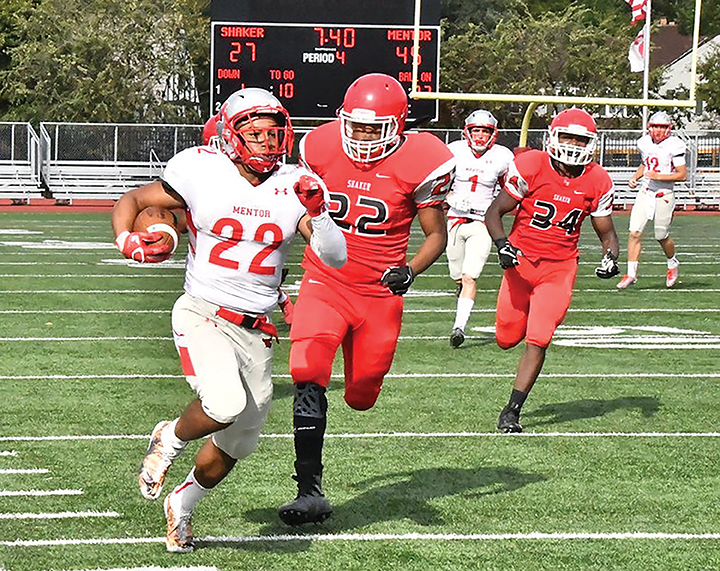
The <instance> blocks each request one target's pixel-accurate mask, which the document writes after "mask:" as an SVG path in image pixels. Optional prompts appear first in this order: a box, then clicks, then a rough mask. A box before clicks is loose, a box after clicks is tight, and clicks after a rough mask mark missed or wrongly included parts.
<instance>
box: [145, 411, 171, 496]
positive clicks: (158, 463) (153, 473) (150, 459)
mask: <svg viewBox="0 0 720 571" xmlns="http://www.w3.org/2000/svg"><path fill="white" fill-rule="evenodd" d="M168 424H170V421H167V420H161V421H160V422H158V423H157V424H156V425H155V428H153V431H152V434H151V435H150V444H148V448H147V452H145V457H144V458H143V460H142V463H141V464H140V473H139V475H138V484H139V485H140V493H141V494H142V497H143V498H145V499H146V500H157V499H158V498H159V497H160V493H161V492H162V489H163V484H164V483H165V475H166V474H167V471H168V468H170V464H172V459H171V458H170V457H169V456H168V455H167V454H166V452H165V451H164V450H163V445H162V438H161V437H160V435H161V434H162V431H163V429H164V428H165V427H166V426H167V425H168Z"/></svg>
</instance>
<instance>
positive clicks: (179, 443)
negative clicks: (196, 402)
mask: <svg viewBox="0 0 720 571" xmlns="http://www.w3.org/2000/svg"><path fill="white" fill-rule="evenodd" d="M177 422H178V419H177V418H176V419H175V420H173V421H172V422H171V423H170V424H168V425H167V426H166V427H165V429H164V430H163V431H162V433H161V434H160V440H162V445H163V448H164V449H165V450H166V451H167V453H168V454H167V455H168V456H169V457H170V458H172V459H173V460H174V459H175V458H177V457H178V456H180V454H182V451H183V450H185V447H186V446H187V444H188V443H187V442H185V441H184V440H180V439H179V438H178V437H177V436H175V426H176V425H177Z"/></svg>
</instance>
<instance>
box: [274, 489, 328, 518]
mask: <svg viewBox="0 0 720 571" xmlns="http://www.w3.org/2000/svg"><path fill="white" fill-rule="evenodd" d="M331 515H332V507H331V506H330V502H328V501H327V498H326V497H325V496H324V495H323V494H322V493H321V494H320V495H310V494H298V496H297V498H295V499H294V500H293V501H291V502H288V503H287V504H285V505H283V506H280V509H279V510H278V516H280V519H281V520H282V522H283V523H285V524H287V525H302V524H304V523H322V522H324V521H325V520H326V519H327V518H329V517H330V516H331Z"/></svg>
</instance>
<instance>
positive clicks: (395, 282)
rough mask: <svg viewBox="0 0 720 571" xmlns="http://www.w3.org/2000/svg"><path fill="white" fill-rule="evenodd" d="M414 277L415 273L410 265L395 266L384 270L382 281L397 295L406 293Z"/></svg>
mask: <svg viewBox="0 0 720 571" xmlns="http://www.w3.org/2000/svg"><path fill="white" fill-rule="evenodd" d="M414 279H415V273H414V272H413V271H412V268H411V267H410V266H393V267H391V268H388V269H387V270H385V271H384V272H383V275H382V278H380V283H381V284H382V285H384V286H387V287H388V288H390V291H391V292H393V293H394V294H395V295H405V294H406V293H407V291H408V290H409V289H410V285H411V284H412V283H413V280H414Z"/></svg>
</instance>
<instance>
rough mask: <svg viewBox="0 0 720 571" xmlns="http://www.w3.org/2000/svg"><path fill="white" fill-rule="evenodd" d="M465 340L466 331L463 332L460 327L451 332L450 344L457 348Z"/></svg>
mask: <svg viewBox="0 0 720 571" xmlns="http://www.w3.org/2000/svg"><path fill="white" fill-rule="evenodd" d="M464 341H465V333H463V330H462V329H460V328H459V327H456V328H455V329H453V330H452V333H451V334H450V345H452V346H453V347H455V348H457V347H460V345H462V344H463V342H464Z"/></svg>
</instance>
